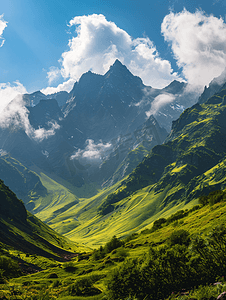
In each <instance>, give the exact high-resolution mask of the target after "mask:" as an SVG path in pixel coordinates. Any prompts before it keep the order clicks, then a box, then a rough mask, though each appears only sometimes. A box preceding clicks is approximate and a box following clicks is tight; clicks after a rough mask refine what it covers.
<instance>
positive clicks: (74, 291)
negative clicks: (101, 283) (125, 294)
mask: <svg viewBox="0 0 226 300" xmlns="http://www.w3.org/2000/svg"><path fill="white" fill-rule="evenodd" d="M68 293H69V295H72V296H94V295H98V294H100V293H101V291H100V290H99V289H97V288H95V287H94V286H93V281H92V280H91V278H89V277H88V278H81V279H78V280H76V282H75V283H73V284H72V285H70V286H69V288H68Z"/></svg>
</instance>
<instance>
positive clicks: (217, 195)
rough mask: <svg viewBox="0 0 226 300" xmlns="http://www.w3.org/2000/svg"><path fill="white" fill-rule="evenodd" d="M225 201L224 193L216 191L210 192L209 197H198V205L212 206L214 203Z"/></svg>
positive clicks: (225, 192) (225, 193) (225, 195)
mask: <svg viewBox="0 0 226 300" xmlns="http://www.w3.org/2000/svg"><path fill="white" fill-rule="evenodd" d="M221 201H226V191H222V190H216V191H213V192H210V193H209V195H208V196H207V195H202V196H200V197H199V203H200V204H201V205H203V206H204V205H207V204H209V205H214V204H215V203H218V202H221Z"/></svg>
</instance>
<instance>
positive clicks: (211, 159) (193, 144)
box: [51, 90, 226, 246]
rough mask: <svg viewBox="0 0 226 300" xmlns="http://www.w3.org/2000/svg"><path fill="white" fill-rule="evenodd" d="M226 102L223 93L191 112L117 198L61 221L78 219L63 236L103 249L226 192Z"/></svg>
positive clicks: (113, 196) (124, 184)
mask: <svg viewBox="0 0 226 300" xmlns="http://www.w3.org/2000/svg"><path fill="white" fill-rule="evenodd" d="M225 96H226V91H225V90H223V91H221V92H220V93H219V94H217V95H214V96H213V97H211V98H210V99H209V100H208V101H207V102H206V103H204V104H201V105H199V104H196V105H194V106H193V107H191V108H189V109H187V110H185V111H184V112H183V114H182V115H181V117H180V118H179V119H178V120H177V121H175V122H174V123H173V127H172V132H171V134H170V136H169V137H168V138H167V140H166V142H165V143H164V144H163V145H158V146H156V147H154V148H153V150H152V151H151V152H150V153H149V154H148V155H147V156H146V157H145V158H144V160H143V161H142V162H141V163H140V164H139V165H138V167H137V168H136V169H135V170H134V171H133V172H132V173H131V174H130V175H129V176H128V177H127V178H126V179H125V180H123V181H121V182H120V183H118V188H117V189H116V190H115V191H113V193H110V194H109V195H106V197H101V198H100V200H101V201H99V202H95V203H96V205H97V204H99V207H98V209H97V208H94V207H92V209H89V207H87V210H86V211H81V212H80V213H79V215H78V211H77V210H76V209H70V214H68V213H67V212H65V213H64V215H62V214H61V215H59V216H58V220H59V221H60V222H61V224H62V222H66V223H67V218H69V217H72V216H73V215H74V216H76V219H74V223H73V222H72V223H71V225H72V226H69V229H70V231H67V232H66V231H64V232H62V233H65V234H66V236H67V237H69V238H71V239H73V240H78V241H81V240H82V241H83V242H84V243H87V245H89V246H95V245H99V244H103V243H105V242H106V240H107V237H108V236H111V235H112V234H113V232H114V233H115V234H117V236H120V237H125V236H126V235H128V234H130V233H131V232H136V231H139V230H142V228H144V227H146V226H147V227H150V226H151V224H152V222H153V221H155V220H156V219H157V218H159V217H160V216H161V215H162V216H164V217H167V216H169V215H170V214H172V213H174V212H176V211H177V210H178V209H181V208H185V209H186V208H190V207H192V206H193V205H195V204H196V203H197V198H198V197H199V196H200V195H202V194H207V193H209V192H210V191H212V190H216V189H220V188H224V187H225V186H226V181H225V171H226V158H225V157H226V156H225V151H226V150H225V149H226V138H225V136H226V125H225V117H226V105H225V104H226V103H225V100H224V99H225ZM95 197H97V198H98V197H99V196H98V195H97V196H95ZM85 201H87V202H86V203H88V201H89V200H85ZM56 224H57V225H56ZM74 225H75V226H76V227H75V226H74ZM51 226H52V227H53V228H56V229H57V228H60V223H59V222H57V223H55V221H54V220H53V222H52V224H51ZM73 226H74V227H75V228H74V229H73ZM58 230H59V229H58Z"/></svg>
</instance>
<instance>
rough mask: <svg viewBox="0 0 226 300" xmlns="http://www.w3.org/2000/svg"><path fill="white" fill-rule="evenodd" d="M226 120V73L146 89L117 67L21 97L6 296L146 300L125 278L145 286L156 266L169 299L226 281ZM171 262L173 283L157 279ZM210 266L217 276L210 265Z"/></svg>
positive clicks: (16, 104)
mask: <svg viewBox="0 0 226 300" xmlns="http://www.w3.org/2000/svg"><path fill="white" fill-rule="evenodd" d="M225 117H226V73H225V72H223V73H222V75H221V76H220V77H219V78H215V79H214V80H213V81H212V82H211V83H210V84H209V87H205V89H204V91H203V93H202V94H201V95H200V94H199V93H198V92H197V90H196V89H194V88H193V87H191V86H189V85H188V84H186V83H184V82H177V81H173V82H172V83H171V84H170V85H168V86H167V87H165V88H163V89H154V88H152V87H150V86H145V85H144V84H143V83H142V81H141V79H140V78H139V77H136V76H134V75H133V74H132V73H131V72H130V71H129V70H128V69H127V68H126V67H125V66H124V65H122V64H121V62H120V61H118V60H116V61H115V63H114V64H113V65H112V66H111V67H110V69H109V71H108V72H107V73H106V74H104V75H98V74H94V73H92V72H90V71H89V72H87V73H85V74H83V75H82V76H81V78H80V80H79V81H78V82H76V83H75V84H74V87H73V89H72V90H71V92H70V93H67V92H60V93H56V94H53V95H44V94H43V93H41V92H40V91H37V92H35V93H32V94H25V95H19V96H17V97H16V98H15V99H14V100H12V101H11V102H10V103H9V104H8V106H7V107H6V108H5V109H4V111H3V113H2V118H1V122H0V172H1V173H0V174H1V177H0V178H1V180H0V285H1V284H3V285H1V288H2V290H1V292H2V293H3V294H2V295H3V297H5V295H6V296H7V297H10V295H13V297H14V295H23V292H24V291H22V290H21V288H20V287H21V286H23V289H25V290H26V296H27V295H31V294H32V293H33V294H32V296H31V297H33V295H34V294H35V293H36V294H35V295H36V296H38V295H39V292H38V291H40V293H42V294H43V293H45V292H44V290H46V288H47V286H50V287H51V288H50V289H48V297H50V296H49V295H52V297H53V298H58V296H62V297H64V296H66V298H67V296H68V295H69V296H96V297H97V299H102V298H103V297H105V293H107V295H110V294H109V293H113V294H114V295H115V296H114V297H115V299H116V298H117V297H119V295H124V296H125V297H127V296H128V295H130V291H131V293H132V294H134V293H135V294H136V292H137V290H138V289H139V292H140V295H141V296H142V297H143V296H144V295H146V294H143V293H147V292H145V291H146V285H145V286H144V287H142V288H141V289H140V288H139V287H138V286H136V285H133V286H132V287H131V286H127V284H128V282H127V279H126V278H127V277H128V280H130V279H131V278H132V279H131V280H133V279H134V278H135V281H136V282H137V280H138V279H139V280H140V277H141V276H140V275H139V274H141V273H142V272H143V270H146V269H147V270H148V272H149V273H145V274H146V275H145V276H147V278H148V282H150V287H149V288H150V291H149V294H150V293H152V294H153V295H155V296H153V297H154V298H153V299H160V298H161V299H163V297H167V296H168V295H170V294H171V292H172V289H173V290H178V289H181V288H182V289H183V288H186V289H190V288H191V287H192V286H194V285H199V284H206V283H208V284H209V283H212V282H213V280H215V277H216V276H219V275H222V274H223V273H221V272H224V270H225V267H224V261H222V257H224V255H225V254H224V253H225V246H224V242H223V243H222V241H225V240H224V239H225V235H226V231H225V227H224V223H225V213H224V212H225V199H226V198H225V197H226V196H225V191H224V190H225V189H226V180H225V173H226V158H225V157H226V151H225V149H226V138H225V136H226V125H225ZM3 180H4V182H3ZM17 196H18V197H19V199H18V198H17ZM20 199H22V200H20ZM197 204H198V205H197ZM41 220H42V221H41ZM43 222H44V223H43ZM216 225H218V227H216V228H215V229H213V226H216ZM210 229H212V233H209V230H210ZM203 233H204V234H208V243H206V242H205V239H204V238H203V236H204V235H203ZM197 234H198V238H197ZM116 235H117V237H119V238H120V240H119V239H118V238H116ZM201 235H202V237H201ZM218 235H219V237H220V239H218ZM111 237H112V239H111V240H110V238H111ZM109 240H110V241H109ZM159 245H161V247H159ZM216 245H217V247H218V246H219V245H220V249H221V251H222V252H221V253H220V254H219V255H217V256H216V255H212V254H211V253H212V252H213V253H215V254H216V252H214V251H215V247H216ZM200 247H201V248H200ZM222 247H223V248H222ZM93 248H98V249H96V250H94V251H93V250H91V249H93ZM148 249H149V254H148V255H149V256H147V253H148ZM202 249H205V254H204V252H202ZM84 251H86V252H84ZM164 251H165V252H164ZM195 251H196V252H195ZM211 251H212V252H211ZM144 253H145V254H144ZM208 253H210V255H209V256H208ZM165 254H166V255H165ZM179 254H180V258H178V255H179ZM181 255H182V256H183V255H185V256H184V257H186V260H184V258H182V256H181ZM127 256H131V260H129V259H128V260H125V259H126V258H127ZM154 257H155V258H154ZM159 257H161V259H160V258H159ZM168 257H169V258H170V259H169V260H168V262H170V265H169V266H168V267H167V268H166V270H168V271H167V272H168V273H167V272H166V274H168V275H167V276H165V275H164V276H165V277H164V276H163V277H161V276H157V277H153V278H154V279H153V278H151V279H150V278H149V277H150V276H151V275H150V274H152V273H151V272H153V264H151V268H149V267H150V266H149V265H148V264H149V262H150V261H149V260H150V259H152V258H153V259H154V260H153V261H154V262H155V266H156V268H158V267H159V266H160V265H161V262H162V259H163V260H165V259H166V260H167V259H168ZM213 257H214V258H213ZM174 258H175V259H176V260H175V261H176V265H175V266H174V265H173V264H172V261H174V260H173V259H174ZM219 259H220V261H221V263H220V264H219ZM188 260H189V263H188V264H187V261H188ZM68 261H70V262H68ZM124 261H125V262H124ZM210 261H211V266H212V269H211V270H212V271H210V270H207V269H208V268H206V267H205V268H204V269H203V264H205V265H208V264H209V262H210ZM134 262H136V265H135V264H134ZM200 262H201V263H200ZM178 263H179V264H182V263H183V268H182V269H183V270H184V268H187V267H188V265H189V268H190V269H189V272H188V273H186V274H185V272H184V271H183V272H182V273H180V268H178ZM137 264H138V265H139V269H137ZM115 267H117V268H116V269H114V268H115ZM113 270H115V271H113ZM128 270H130V271H129V272H128ZM156 270H157V269H156ZM159 270H160V271H161V270H165V269H164V267H163V268H160V269H158V272H160V271H159ZM166 270H165V271H166ZM172 270H174V272H176V274H177V275H176V277H175V276H174V272H172ZM222 270H223V271H222ZM165 271H164V272H165ZM115 272H116V273H115ZM125 272H126V274H127V275H128V276H127V277H125V276H124V275H125V274H124V273H125ZM161 272H162V271H161ZM161 272H160V273H161ZM191 272H193V274H203V277H200V276H199V275H197V276H196V275H195V276H196V277H197V278H196V277H194V278H192V280H191V278H190V277H191V276H190V274H191ZM200 272H201V273H200ZM30 273H32V274H31V275H30ZM35 273H37V275H36V274H35ZM160 273H159V274H160ZM22 274H23V275H26V276H23V277H19V278H18V279H17V278H13V279H10V278H11V277H18V276H21V275H22ZM90 274H91V275H90ZM109 274H113V275H109ZM115 274H116V275H115ZM137 274H138V275H137ZM142 274H143V275H144V273H142ZM147 274H149V275H150V276H149V275H147ZM161 274H162V273H161ZM164 274H165V273H164ZM106 275H107V279H105V277H106ZM143 275H142V276H143ZM118 276H121V277H120V278H121V279H120V283H119V280H118ZM134 276H135V277H134ZM148 276H149V277H148ZM181 276H184V278H185V279H186V280H182V279H181V278H182V277H181ZM189 276H190V277H189ZM214 276H215V277H214ZM160 277H161V278H160ZM171 277H172V278H171ZM207 277H208V278H207ZM145 278H146V277H145ZM166 278H167V280H166ZM175 278H176V279H175ZM7 280H11V284H12V282H13V289H12V291H11V290H10V288H8V287H7V286H10V285H5V283H6V282H7ZM142 280H143V279H142ZM142 280H141V285H142V284H143V282H144V281H142ZM153 280H154V281H153ZM175 280H179V281H178V282H179V283H176V281H175ZM188 280H190V281H188ZM171 281H172V282H171ZM153 282H154V283H153ZM159 282H160V283H161V284H160V283H159ZM184 282H187V284H186V285H185V284H184ZM50 284H51V285H50ZM163 284H165V285H166V287H167V290H166V289H164V290H163V289H162V288H161V287H160V288H159V286H161V285H163ZM217 284H221V283H219V282H218V283H217ZM30 285H31V286H33V287H35V288H33V289H32V288H30V287H29V286H30ZM120 285H122V289H121V290H123V293H122V292H121V291H120V289H117V287H118V286H120ZM18 286H19V287H18ZM213 286H214V285H213ZM153 287H154V289H153ZM142 289H143V290H142ZM200 290H201V288H200ZM34 291H36V292H34ZM41 291H42V292H41ZM219 291H220V290H217V292H218V294H219ZM15 293H16V294H15ZM29 293H30V294H29ZM46 293H47V292H46ZM186 293H187V292H186ZM192 293H193V294H195V291H193V292H192ZM200 293H201V292H200ZM209 293H210V292H209ZM113 294H112V295H113ZM135 294H134V295H135ZM2 295H1V296H2ZM43 295H44V294H43ZM116 295H118V296H116ZM156 295H161V297H160V296H156ZM36 296H35V297H36ZM124 296H123V297H124ZM45 297H47V294H45ZM114 297H113V298H114ZM120 297H121V296H120ZM156 297H157V298H156ZM175 297H177V296H175ZM66 298H62V299H66ZM3 299H5V298H3ZM31 299H32V298H31ZM49 299H52V298H49ZM164 299H165V298H164ZM175 299H177V298H175ZM208 299H209V298H208ZM210 299H216V298H210Z"/></svg>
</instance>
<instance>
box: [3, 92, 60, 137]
mask: <svg viewBox="0 0 226 300" xmlns="http://www.w3.org/2000/svg"><path fill="white" fill-rule="evenodd" d="M28 116H29V111H28V109H27V108H26V103H25V102H24V100H23V95H21V94H20V95H17V96H16V97H15V98H14V99H13V100H12V101H10V103H8V104H7V105H6V106H5V107H4V108H3V109H2V110H1V111H0V127H1V128H9V127H11V128H17V129H18V128H21V129H23V130H24V131H25V133H26V134H27V135H28V137H29V138H31V139H33V140H35V141H37V142H41V141H42V140H44V139H46V138H48V137H50V136H52V135H54V134H55V131H56V130H57V129H59V128H60V126H59V124H57V123H56V122H52V123H51V122H50V123H49V124H48V125H49V129H45V128H39V129H35V128H33V127H32V126H31V124H30V121H29V117H28Z"/></svg>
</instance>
